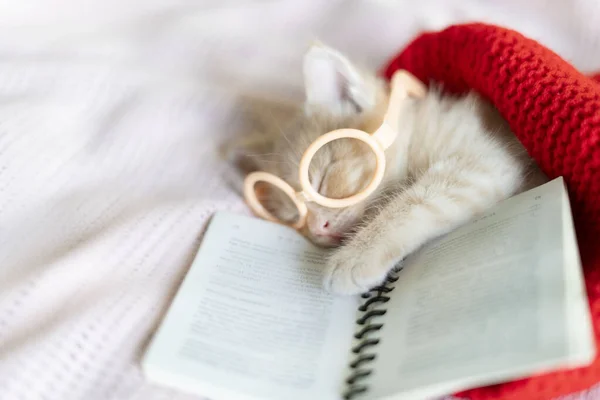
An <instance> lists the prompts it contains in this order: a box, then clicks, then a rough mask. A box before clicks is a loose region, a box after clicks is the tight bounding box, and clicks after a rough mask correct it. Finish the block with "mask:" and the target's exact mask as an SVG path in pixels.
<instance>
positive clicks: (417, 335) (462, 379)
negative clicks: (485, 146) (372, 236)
mask: <svg viewBox="0 0 600 400" xmlns="http://www.w3.org/2000/svg"><path fill="white" fill-rule="evenodd" d="M326 255H327V253H326V250H322V249H319V248H316V247H314V246H313V245H311V244H310V243H308V242H307V241H306V240H305V239H304V238H302V237H301V236H299V234H298V233H296V232H295V231H293V230H292V229H290V228H287V227H284V226H281V225H277V224H273V223H270V222H266V221H263V220H259V219H255V218H250V217H246V216H238V215H233V214H228V213H218V214H217V215H216V216H214V217H213V219H212V221H211V223H210V225H209V228H208V230H207V233H206V235H205V238H204V241H203V244H202V246H201V249H200V251H199V252H198V255H197V257H196V259H195V261H194V263H193V265H192V267H191V268H190V271H189V272H188V274H187V276H186V278H185V280H184V282H183V284H182V286H181V288H180V290H179V292H178V293H177V295H176V297H175V299H174V301H173V303H172V305H171V307H170V309H169V311H168V312H167V315H166V317H165V319H164V321H163V323H162V325H161V326H160V328H159V330H158V332H157V333H156V335H155V337H154V338H153V340H152V343H151V345H150V347H149V349H148V351H147V353H146V355H145V357H144V359H143V361H142V367H143V370H144V372H145V374H146V376H147V377H148V379H149V380H150V381H152V382H155V383H158V384H163V385H167V386H171V387H175V388H179V389H181V390H184V391H188V392H191V393H197V394H201V395H204V396H207V397H208V398H210V399H211V400H220V399H252V400H258V399H272V400H281V399H286V400H296V399H298V400H300V399H302V400H305V399H318V400H337V399H342V398H347V399H375V400H379V399H409V400H416V399H421V398H424V399H426V398H431V397H435V396H438V395H444V394H449V393H453V392H456V391H459V390H463V389H468V388H471V387H476V386H483V385H487V384H491V383H497V382H502V381H506V380H511V379H516V378H520V377H524V376H527V375H530V374H532V373H539V372H544V371H549V370H553V369H557V368H568V367H575V366H582V365H586V364H588V363H590V362H591V361H592V359H593V357H594V356H595V351H596V350H595V343H594V342H593V338H592V328H591V323H590V316H589V308H588V302H587V299H586V295H585V288H584V285H583V280H582V271H581V265H580V260H579V253H578V249H577V244H576V239H575V232H574V228H573V223H572V220H571V210H570V205H569V199H568V196H567V193H566V190H565V186H564V183H563V180H562V178H558V179H555V180H553V181H552V182H549V183H547V184H545V185H543V186H540V187H538V188H535V189H533V190H530V191H528V192H526V193H523V194H520V195H518V196H515V197H513V198H511V199H508V200H506V201H504V202H502V203H500V204H499V205H497V206H496V207H494V208H493V209H492V210H490V211H489V212H487V213H486V214H485V215H482V216H481V217H479V218H477V219H476V220H474V221H472V222H470V223H469V224H466V225H464V226H463V227H461V228H459V229H457V230H455V231H454V232H452V233H450V234H447V235H445V236H443V237H441V238H439V239H437V240H436V241H434V242H432V243H430V244H429V245H427V246H425V247H424V248H422V249H421V250H420V251H418V252H416V253H415V254H414V255H412V256H410V257H408V258H407V259H406V260H404V263H403V265H401V266H399V268H398V271H395V272H394V273H393V274H392V275H391V276H390V277H389V278H388V281H387V282H386V283H385V284H384V285H382V286H380V287H378V288H376V289H375V290H372V291H371V292H369V293H368V294H365V295H363V296H361V297H341V296H334V295H330V294H328V293H327V292H325V291H324V290H323V289H322V284H321V280H322V269H323V265H324V260H325V257H326Z"/></svg>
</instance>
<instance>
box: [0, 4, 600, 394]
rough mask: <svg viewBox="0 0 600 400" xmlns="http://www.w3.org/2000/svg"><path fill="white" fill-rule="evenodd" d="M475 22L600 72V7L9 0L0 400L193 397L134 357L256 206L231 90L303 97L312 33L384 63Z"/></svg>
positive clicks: (1, 116) (0, 91)
mask: <svg viewBox="0 0 600 400" xmlns="http://www.w3.org/2000/svg"><path fill="white" fill-rule="evenodd" d="M524 3H525V4H526V5H525V6H522V5H520V4H524ZM470 20H479V21H487V22H493V23H498V24H503V25H506V26H509V27H513V28H516V29H518V30H520V31H521V32H523V33H525V34H527V35H529V36H531V37H533V38H536V39H538V40H540V41H541V42H542V43H544V44H546V45H548V46H549V47H551V48H552V49H554V50H555V51H557V52H558V53H559V54H561V55H562V56H563V57H565V58H567V59H568V60H570V61H571V62H573V63H574V64H575V65H576V66H577V67H579V68H581V69H583V70H585V71H590V70H594V69H600V51H599V50H600V41H599V38H600V2H598V1H597V0H578V1H563V2H558V1H552V0H546V1H542V0H530V1H528V2H521V1H516V0H506V1H503V2H481V1H475V0H469V1H465V0H462V1H459V0H452V1H447V0H419V1H417V2H415V1H407V0H405V1H391V0H390V1H358V0H356V1H332V0H302V1H268V0H254V1H230V0H229V1H223V0H204V1H192V0H187V1H186V0H54V1H49V0H12V1H8V0H7V1H0V399H2V400H17V399H22V400H34V399H35V400H38V399H44V400H46V399H47V400H55V399H56V400H70V399H77V400H78V399H81V400H96V399H98V400H107V399H123V400H125V399H126V400H134V399H139V400H142V399H143V400H158V399H175V400H183V399H195V398H198V397H194V396H187V395H184V394H180V393H177V392H174V391H170V390H167V389H162V388H157V387H153V386H151V385H148V384H146V383H145V382H144V380H143V377H142V375H141V373H140V369H139V366H138V361H139V357H140V354H141V352H142V351H143V349H144V347H145V345H146V343H147V340H148V338H149V336H150V334H151V333H152V331H153V329H154V328H155V327H156V325H157V323H158V321H159V319H160V317H161V315H162V313H163V312H164V311H165V309H166V306H167V305H168V303H169V301H170V299H171V298H172V295H173V293H174V291H175V290H176V288H177V286H178V284H179V282H180V281H181V279H182V277H183V276H184V274H185V272H186V270H187V268H188V266H189V264H190V261H191V259H192V257H193V255H194V253H195V251H196V249H197V246H198V244H199V238H200V236H201V233H202V230H203V228H204V226H205V223H206V221H207V219H208V218H209V217H210V215H211V214H212V213H213V212H214V211H215V210H224V209H227V210H234V211H240V212H246V209H245V207H244V205H243V203H242V201H241V199H240V197H239V196H238V194H237V193H235V192H234V191H233V190H231V189H230V187H229V186H228V185H227V183H226V180H225V179H224V177H225V176H230V175H231V170H230V169H229V167H228V166H227V165H225V164H224V163H223V162H222V161H220V160H219V159H218V157H217V155H216V153H215V149H216V146H217V144H218V143H219V142H221V141H222V140H224V139H225V138H226V137H228V136H229V135H232V134H233V133H234V132H237V131H239V130H240V129H241V128H242V127H241V126H240V125H241V122H240V120H239V118H237V112H236V108H235V96H236V93H247V92H249V91H252V92H256V93H259V94H261V95H265V96H272V97H275V98H280V99H282V100H283V99H292V100H298V99H300V98H301V96H302V92H301V73H300V59H301V56H302V52H303V50H304V49H305V48H306V46H307V44H308V43H309V42H310V41H311V40H312V39H313V38H317V37H318V38H320V39H321V40H323V41H325V42H327V43H329V44H331V45H333V46H336V47H338V48H340V49H341V50H343V51H345V52H347V53H348V54H349V55H351V56H353V57H355V58H357V59H359V60H362V61H363V62H364V63H365V64H367V65H371V66H374V67H376V66H380V65H381V64H382V63H383V62H384V61H385V60H386V59H387V58H388V57H390V56H391V55H392V54H394V53H396V51H397V50H398V49H400V48H401V47H402V46H404V45H405V44H406V43H407V41H409V40H410V39H411V38H412V37H414V36H415V35H416V34H417V33H418V32H419V31H421V30H423V29H441V28H443V27H445V26H447V25H449V24H452V23H457V22H463V21H470ZM588 396H594V394H592V393H591V392H589V393H588ZM595 396H596V397H588V398H597V397H600V392H598V391H596V392H595ZM575 398H580V399H583V398H584V397H583V394H582V395H581V396H576V397H572V398H570V399H572V400H574V399H575Z"/></svg>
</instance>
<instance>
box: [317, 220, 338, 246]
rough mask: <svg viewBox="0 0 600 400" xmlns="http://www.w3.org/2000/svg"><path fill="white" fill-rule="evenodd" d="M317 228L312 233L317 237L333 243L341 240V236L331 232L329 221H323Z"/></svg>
mask: <svg viewBox="0 0 600 400" xmlns="http://www.w3.org/2000/svg"><path fill="white" fill-rule="evenodd" d="M317 227H318V228H317V229H315V232H314V233H315V235H317V236H324V237H327V238H328V239H330V240H332V241H335V242H339V241H340V240H341V239H342V235H340V234H339V233H337V232H334V231H332V230H331V224H330V223H329V221H323V222H321V223H320V224H319V225H317Z"/></svg>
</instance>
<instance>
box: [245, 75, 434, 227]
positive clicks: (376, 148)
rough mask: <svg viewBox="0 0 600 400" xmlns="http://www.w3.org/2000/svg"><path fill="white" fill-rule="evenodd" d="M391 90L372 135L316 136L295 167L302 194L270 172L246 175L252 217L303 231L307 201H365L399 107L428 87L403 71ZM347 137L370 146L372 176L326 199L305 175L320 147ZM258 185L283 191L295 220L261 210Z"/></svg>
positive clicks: (378, 176)
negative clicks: (364, 183) (358, 186)
mask: <svg viewBox="0 0 600 400" xmlns="http://www.w3.org/2000/svg"><path fill="white" fill-rule="evenodd" d="M390 87H391V90H390V100H389V103H388V108H387V110H386V113H385V115H384V118H383V122H382V123H381V126H380V127H379V128H378V129H377V130H376V131H375V132H373V133H372V134H369V133H367V132H365V131H362V130H359V129H348V128H343V129H336V130H333V131H330V132H328V133H325V134H324V135H321V136H319V137H318V138H317V139H316V140H315V141H314V142H312V143H311V144H310V146H308V148H307V149H306V151H305V152H304V154H303V155H302V159H301V160H300V164H299V168H298V169H299V171H298V173H299V178H300V186H301V188H302V190H301V191H296V190H294V188H293V187H292V186H291V185H290V184H288V183H287V182H285V181H284V180H283V179H281V178H279V177H278V176H276V175H273V174H271V173H269V172H264V171H255V172H251V173H250V174H248V175H247V176H246V178H245V179H244V198H245V200H246V203H247V204H248V206H249V207H250V208H251V209H252V211H253V212H254V214H255V215H257V216H258V217H261V218H263V219H266V220H268V221H271V222H277V223H281V224H284V225H288V226H290V227H292V228H294V229H302V228H303V227H304V225H305V224H306V218H307V215H308V207H307V206H306V203H307V202H314V203H317V204H319V205H321V206H324V207H328V208H344V207H349V206H352V205H355V204H358V203H360V202H361V201H364V200H365V199H366V198H367V197H369V196H370V195H371V194H372V193H373V192H374V191H375V190H377V188H378V187H379V185H380V184H381V181H382V180H383V177H384V174H385V167H386V159H385V150H387V149H388V148H389V147H390V146H391V145H392V144H393V143H394V142H395V141H396V139H397V138H398V131H399V118H400V108H401V105H402V102H403V101H404V100H405V99H406V98H408V97H411V96H412V97H416V98H422V97H424V96H425V95H426V93H427V87H426V86H425V85H424V84H423V83H422V82H421V81H420V80H419V79H418V78H416V77H415V76H414V75H412V74H411V73H410V72H408V71H406V70H399V71H396V73H395V74H394V75H393V76H392V79H391V81H390ZM346 138H347V139H357V140H360V141H361V142H363V143H365V144H367V145H368V146H369V147H370V149H371V150H372V151H373V153H374V154H375V160H376V165H375V173H374V175H373V178H371V181H370V182H369V184H368V185H367V187H365V188H364V189H363V190H362V191H360V192H358V193H355V194H353V195H352V196H349V197H346V198H342V199H333V198H329V197H325V196H323V195H321V194H320V193H318V192H317V191H316V190H315V189H314V188H313V187H312V185H311V183H310V177H309V173H308V169H309V166H310V162H311V161H312V158H313V157H314V156H315V154H317V152H318V151H319V150H320V149H321V147H323V146H325V145H326V144H328V143H330V142H333V141H335V140H338V139H346ZM407 141H408V138H407ZM258 182H266V183H270V184H272V185H273V186H275V187H277V188H278V189H280V190H281V191H283V192H284V193H285V194H286V195H287V196H288V197H289V198H290V199H291V200H292V202H293V203H294V205H295V206H296V208H297V209H298V219H297V221H296V222H294V223H285V222H283V221H281V220H280V219H279V218H277V217H275V216H274V215H273V214H271V213H270V212H269V211H267V210H266V209H265V208H264V206H263V205H262V204H261V203H260V201H259V200H258V198H257V196H256V191H255V190H254V186H255V185H256V183H258Z"/></svg>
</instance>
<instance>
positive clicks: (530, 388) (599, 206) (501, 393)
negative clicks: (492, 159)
mask: <svg viewBox="0 0 600 400" xmlns="http://www.w3.org/2000/svg"><path fill="white" fill-rule="evenodd" d="M398 69H406V70H408V71H410V72H412V73H413V74H415V75H416V76H417V77H418V78H420V79H421V80H422V81H424V82H430V81H436V82H440V83H442V84H443V86H444V88H445V89H446V90H447V91H449V92H452V93H461V92H465V91H468V90H475V91H477V92H479V93H480V94H481V95H483V96H484V97H485V98H487V99H488V100H490V101H491V102H492V103H493V104H494V105H495V106H496V107H497V108H498V110H499V111H500V113H501V114H502V116H503V117H504V118H505V119H506V120H507V121H508V123H509V124H510V127H511V128H512V130H513V132H514V133H515V135H516V136H517V137H518V138H519V140H520V141H521V142H522V143H523V144H524V146H525V147H526V148H527V150H528V152H529V154H530V155H531V156H532V157H533V158H534V159H535V160H536V162H537V163H538V165H539V166H540V168H541V169H542V170H543V171H544V172H545V173H546V174H547V175H548V176H549V177H550V178H556V177H558V176H561V175H562V176H563V177H564V179H565V182H566V184H567V187H568V191H569V196H570V200H571V205H572V210H573V217H574V220H575V227H576V230H577V236H578V241H579V248H580V251H581V257H582V261H583V264H584V274H585V280H586V287H587V293H588V296H589V301H590V306H591V311H592V317H593V320H594V331H595V338H596V342H598V338H599V335H600V246H598V245H599V243H598V239H599V238H600V85H599V84H598V82H600V75H595V76H593V77H587V76H585V75H583V74H582V73H580V72H579V71H577V70H576V69H575V68H574V67H573V66H572V65H570V64H569V63H567V62H566V61H565V60H563V59H562V58H561V57H559V56H558V55H557V54H555V53H554V52H552V51H550V50H549V49H547V48H545V47H544V46H542V45H541V44H539V43H537V42H535V41H533V40H531V39H528V38H526V37H524V36H522V35H521V34H519V33H517V32H515V31H512V30H509V29H504V28H501V27H497V26H492V25H486V24H479V23H478V24H464V25H455V26H451V27H449V28H447V29H445V30H443V31H440V32H435V33H426V34H423V35H421V36H420V37H418V38H417V39H416V40H414V41H413V42H412V43H411V44H409V46H408V47H407V48H406V49H405V50H404V51H402V53H401V54H399V55H398V56H396V57H395V58H393V59H392V60H391V61H390V62H389V64H388V65H387V66H386V67H385V69H384V75H385V76H386V77H387V78H389V77H390V76H391V75H392V74H393V72H394V71H396V70H398ZM594 79H595V80H594ZM598 381H600V358H598V357H596V359H595V361H594V362H593V364H592V365H591V366H589V367H586V368H579V369H575V370H568V371H559V372H554V373H549V374H543V375H539V376H535V377H531V378H528V379H522V380H519V381H515V382H508V383H503V384H499V385H494V386H488V387H484V388H478V389H474V390H469V391H466V392H463V393H460V394H459V395H458V396H460V397H466V398H469V399H473V400H483V399H502V400H517V399H518V400H536V399H540V400H541V399H552V398H554V397H556V396H560V395H564V394H568V393H572V392H575V391H580V390H583V389H586V388H589V387H590V386H591V385H592V384H594V383H596V382H598Z"/></svg>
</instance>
